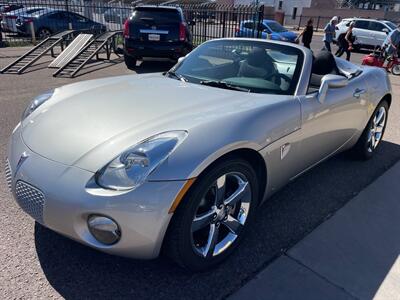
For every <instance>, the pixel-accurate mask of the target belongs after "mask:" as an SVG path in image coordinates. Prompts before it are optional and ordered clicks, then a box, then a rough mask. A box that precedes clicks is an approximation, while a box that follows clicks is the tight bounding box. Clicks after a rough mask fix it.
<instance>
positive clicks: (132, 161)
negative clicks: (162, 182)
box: [96, 131, 187, 190]
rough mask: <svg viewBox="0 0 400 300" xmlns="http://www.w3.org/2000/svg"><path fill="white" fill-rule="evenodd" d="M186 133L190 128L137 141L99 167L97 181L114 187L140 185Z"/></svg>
mask: <svg viewBox="0 0 400 300" xmlns="http://www.w3.org/2000/svg"><path fill="white" fill-rule="evenodd" d="M186 136H187V132H186V131H170V132H164V133H161V134H158V135H155V136H153V137H151V138H149V139H147V140H145V141H143V142H141V143H139V144H137V145H136V146H134V147H132V148H130V149H128V150H127V151H125V152H123V153H122V154H121V155H119V156H118V157H116V158H115V159H114V160H112V161H111V162H110V163H109V164H107V165H106V166H105V167H104V168H102V169H101V170H99V171H98V172H97V174H96V181H97V184H98V185H100V186H101V187H103V188H106V189H112V190H131V189H135V188H137V187H139V186H140V185H141V184H143V182H144V181H145V180H146V178H147V177H148V176H149V175H150V173H151V172H153V171H154V170H155V169H156V168H157V167H158V166H159V165H160V164H161V163H162V162H163V161H164V160H166V159H167V158H168V156H169V155H170V154H171V153H172V152H173V151H174V150H175V149H176V148H177V147H178V146H179V144H181V143H182V142H183V140H184V139H185V138H186Z"/></svg>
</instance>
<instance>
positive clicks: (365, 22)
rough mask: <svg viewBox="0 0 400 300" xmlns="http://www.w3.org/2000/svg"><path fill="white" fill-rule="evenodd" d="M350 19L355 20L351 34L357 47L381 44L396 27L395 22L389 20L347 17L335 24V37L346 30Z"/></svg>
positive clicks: (372, 46)
mask: <svg viewBox="0 0 400 300" xmlns="http://www.w3.org/2000/svg"><path fill="white" fill-rule="evenodd" d="M352 21H354V22H355V24H354V28H353V35H354V36H355V37H356V40H355V42H354V46H355V47H356V48H357V49H361V48H375V47H376V46H381V45H382V43H383V42H384V41H385V39H386V37H387V35H388V34H389V33H390V32H391V31H392V30H394V29H396V28H397V26H396V24H394V23H392V22H390V21H385V20H374V19H359V18H348V19H343V20H342V21H341V22H340V23H339V24H338V25H337V26H336V39H337V38H338V37H339V35H341V34H342V33H344V32H346V31H347V29H348V28H349V25H350V23H351V22H352Z"/></svg>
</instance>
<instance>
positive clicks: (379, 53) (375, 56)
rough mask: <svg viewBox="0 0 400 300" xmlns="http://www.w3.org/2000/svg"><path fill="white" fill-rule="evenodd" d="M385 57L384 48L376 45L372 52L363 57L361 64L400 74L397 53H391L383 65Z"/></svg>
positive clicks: (399, 62)
mask: <svg viewBox="0 0 400 300" xmlns="http://www.w3.org/2000/svg"><path fill="white" fill-rule="evenodd" d="M386 57H387V56H386V52H385V49H382V48H381V47H377V48H375V49H374V52H372V53H370V54H367V55H365V56H364V57H363V59H362V63H361V64H362V65H365V66H372V67H379V68H384V69H386V71H388V72H391V73H392V74H393V75H400V61H399V58H398V53H395V54H393V55H392V57H391V58H390V59H389V60H388V62H387V64H386V66H385V62H386Z"/></svg>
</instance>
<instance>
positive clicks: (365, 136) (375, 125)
mask: <svg viewBox="0 0 400 300" xmlns="http://www.w3.org/2000/svg"><path fill="white" fill-rule="evenodd" d="M388 113H389V104H388V103H387V101H385V100H383V101H381V102H380V103H379V104H378V106H377V107H376V109H375V111H374V113H373V114H372V116H371V118H370V120H369V122H368V124H367V126H366V127H365V129H364V131H363V133H362V135H361V136H360V138H359V140H358V141H357V144H356V145H355V146H354V148H353V149H352V152H353V154H354V156H355V158H357V159H361V160H367V159H370V158H372V157H373V156H374V154H375V153H376V151H377V150H378V148H379V145H380V144H381V143H380V142H381V141H382V139H383V135H384V133H385V129H386V124H387V118H388Z"/></svg>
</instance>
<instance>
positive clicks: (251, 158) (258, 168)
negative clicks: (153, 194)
mask: <svg viewBox="0 0 400 300" xmlns="http://www.w3.org/2000/svg"><path fill="white" fill-rule="evenodd" d="M232 158H240V159H244V160H246V161H247V162H248V163H250V165H251V166H252V167H253V169H254V171H255V172H256V174H257V179H259V181H258V187H259V199H258V200H259V203H261V202H262V199H263V198H264V194H265V192H266V186H267V165H266V162H265V160H264V159H263V157H262V155H261V154H260V153H259V152H258V151H256V150H254V149H251V148H238V149H234V150H231V151H229V152H226V153H224V154H222V155H221V156H219V157H217V158H215V159H214V160H213V161H211V162H209V163H208V165H207V166H205V167H204V169H203V170H201V172H200V173H199V174H198V176H197V179H198V178H201V176H202V175H203V174H206V173H207V172H208V171H209V170H210V169H212V168H213V167H214V166H215V165H216V164H218V163H220V162H221V161H224V160H227V159H232ZM197 179H196V180H197ZM190 189H191V188H189V190H190ZM187 192H188V191H187ZM187 192H186V193H187ZM183 198H184V197H183ZM179 205H180V204H179ZM179 205H178V206H177V207H179Z"/></svg>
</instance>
